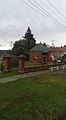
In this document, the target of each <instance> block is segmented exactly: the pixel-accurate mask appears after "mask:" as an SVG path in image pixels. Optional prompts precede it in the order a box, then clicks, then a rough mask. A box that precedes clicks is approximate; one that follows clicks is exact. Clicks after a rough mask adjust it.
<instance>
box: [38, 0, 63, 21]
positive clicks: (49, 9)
mask: <svg viewBox="0 0 66 120" xmlns="http://www.w3.org/2000/svg"><path fill="white" fill-rule="evenodd" d="M40 1H41V3H42V4H43V5H44V6H45V7H46V8H48V10H49V11H51V12H52V14H53V15H55V16H56V17H58V15H57V14H56V13H55V12H54V11H53V10H52V9H51V8H50V7H48V5H47V4H46V3H44V1H43V0H40ZM60 21H61V22H62V20H61V19H60Z"/></svg>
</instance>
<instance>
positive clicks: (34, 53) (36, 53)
mask: <svg viewBox="0 0 66 120" xmlns="http://www.w3.org/2000/svg"><path fill="white" fill-rule="evenodd" d="M29 61H31V62H45V63H47V62H49V51H48V47H47V46H46V45H44V44H42V43H39V44H37V45H36V46H35V47H33V48H32V49H31V50H30V51H29Z"/></svg>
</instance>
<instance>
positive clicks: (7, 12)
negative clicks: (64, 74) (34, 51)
mask: <svg viewBox="0 0 66 120" xmlns="http://www.w3.org/2000/svg"><path fill="white" fill-rule="evenodd" d="M24 2H26V3H27V4H26V3H24ZM36 2H37V3H38V4H37V3H36ZM50 3H51V4H52V5H53V6H54V7H53V6H52V5H51V4H50ZM39 5H40V6H39ZM29 6H30V7H29ZM31 7H32V8H31ZM49 19H50V20H49ZM28 26H30V28H31V30H32V33H33V34H34V36H35V37H36V42H37V43H39V42H40V41H41V42H42V43H44V42H45V43H46V44H50V45H51V44H52V42H53V43H54V44H55V46H61V45H64V44H66V0H0V48H1V45H10V44H11V41H13V43H14V42H15V41H16V40H19V39H20V38H22V36H23V35H24V34H25V32H26V30H27V28H28Z"/></svg>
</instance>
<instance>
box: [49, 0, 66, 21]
mask: <svg viewBox="0 0 66 120" xmlns="http://www.w3.org/2000/svg"><path fill="white" fill-rule="evenodd" d="M47 2H48V3H49V4H50V5H51V6H52V7H53V8H54V9H55V10H56V11H57V12H58V13H59V14H60V15H61V16H62V17H64V18H65V19H66V17H65V15H64V14H63V13H61V12H60V11H59V10H58V9H57V8H56V7H55V6H54V5H53V4H52V3H51V2H50V1H49V0H47Z"/></svg>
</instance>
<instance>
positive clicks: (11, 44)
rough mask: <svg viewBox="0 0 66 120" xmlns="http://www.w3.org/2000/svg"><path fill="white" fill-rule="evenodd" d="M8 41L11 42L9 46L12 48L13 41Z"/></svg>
mask: <svg viewBox="0 0 66 120" xmlns="http://www.w3.org/2000/svg"><path fill="white" fill-rule="evenodd" d="M10 43H11V45H10V46H11V50H12V46H13V41H10Z"/></svg>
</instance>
